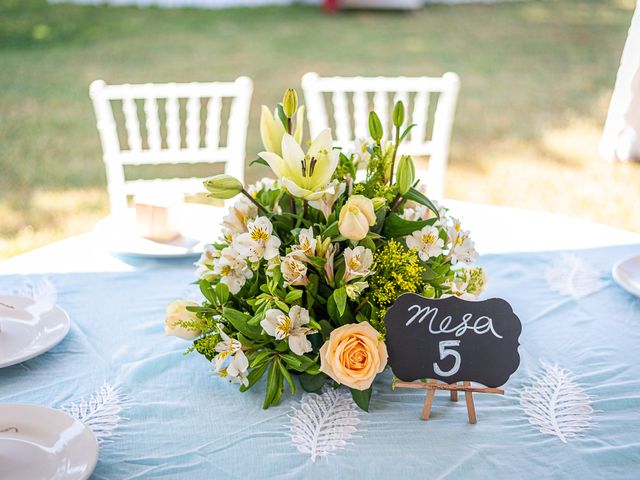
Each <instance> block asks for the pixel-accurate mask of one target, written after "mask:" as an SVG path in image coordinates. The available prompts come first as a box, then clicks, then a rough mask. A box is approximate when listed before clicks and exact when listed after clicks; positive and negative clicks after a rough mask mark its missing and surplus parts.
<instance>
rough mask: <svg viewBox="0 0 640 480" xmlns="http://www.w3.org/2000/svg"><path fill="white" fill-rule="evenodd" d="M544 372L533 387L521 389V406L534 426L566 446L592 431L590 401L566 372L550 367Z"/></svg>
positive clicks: (543, 366) (555, 366)
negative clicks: (553, 436)
mask: <svg viewBox="0 0 640 480" xmlns="http://www.w3.org/2000/svg"><path fill="white" fill-rule="evenodd" d="M542 369H543V372H542V373H541V374H540V375H538V376H536V377H534V378H533V379H532V383H531V385H529V386H526V387H524V388H523V389H522V391H521V393H520V405H521V406H522V408H523V409H524V411H525V413H526V414H527V416H528V417H529V423H530V424H531V425H533V426H534V427H537V428H538V429H539V430H540V432H542V433H547V434H549V435H555V436H556V437H558V438H559V439H560V440H561V441H562V442H564V443H567V441H568V440H570V439H572V438H575V437H577V436H580V435H581V434H582V432H584V431H585V430H588V429H589V428H590V426H591V415H592V414H593V408H592V407H591V401H590V397H589V395H588V394H587V393H586V392H585V391H584V390H583V389H582V387H580V385H578V384H577V383H576V382H575V381H574V380H573V377H572V375H571V374H570V373H569V372H568V371H567V370H564V369H562V368H560V367H559V366H558V365H550V364H547V363H543V364H542Z"/></svg>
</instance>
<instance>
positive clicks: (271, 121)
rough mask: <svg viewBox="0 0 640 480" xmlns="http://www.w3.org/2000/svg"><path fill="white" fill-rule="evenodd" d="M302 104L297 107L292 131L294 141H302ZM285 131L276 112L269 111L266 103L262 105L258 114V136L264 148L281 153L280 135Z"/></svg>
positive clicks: (277, 153)
mask: <svg viewBox="0 0 640 480" xmlns="http://www.w3.org/2000/svg"><path fill="white" fill-rule="evenodd" d="M303 127H304V106H302V107H300V108H299V109H298V113H297V115H296V127H295V130H294V133H293V137H294V138H295V141H296V142H298V144H300V142H302V132H303V130H304V128H303ZM285 133H286V131H285V129H284V125H283V124H282V122H281V121H280V119H279V118H278V113H277V112H276V113H275V114H272V113H271V110H269V108H268V107H267V106H266V105H263V106H262V113H261V115H260V136H261V137H262V144H263V145H264V148H265V150H267V151H268V152H273V153H275V154H276V155H282V137H283V136H284V134H285Z"/></svg>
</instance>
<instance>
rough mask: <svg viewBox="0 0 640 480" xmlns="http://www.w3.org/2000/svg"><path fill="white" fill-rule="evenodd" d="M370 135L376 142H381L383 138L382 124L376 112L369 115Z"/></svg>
mask: <svg viewBox="0 0 640 480" xmlns="http://www.w3.org/2000/svg"><path fill="white" fill-rule="evenodd" d="M369 133H370V134H371V138H373V139H374V140H375V141H376V142H379V141H380V139H381V138H382V133H383V130H382V123H381V122H380V118H379V117H378V114H377V113H376V112H370V113H369Z"/></svg>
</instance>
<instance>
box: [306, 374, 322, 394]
mask: <svg viewBox="0 0 640 480" xmlns="http://www.w3.org/2000/svg"><path fill="white" fill-rule="evenodd" d="M299 379H300V385H301V386H302V388H303V389H304V391H305V392H317V391H319V390H320V389H321V388H322V387H323V386H324V384H325V382H326V381H327V376H326V375H324V374H320V375H309V374H306V373H303V374H302V375H300V377H299Z"/></svg>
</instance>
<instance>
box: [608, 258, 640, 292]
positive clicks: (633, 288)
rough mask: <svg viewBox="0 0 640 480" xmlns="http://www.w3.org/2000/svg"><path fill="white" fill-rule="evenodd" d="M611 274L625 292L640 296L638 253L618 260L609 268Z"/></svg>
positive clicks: (639, 261)
mask: <svg viewBox="0 0 640 480" xmlns="http://www.w3.org/2000/svg"><path fill="white" fill-rule="evenodd" d="M611 275H612V276H613V279H614V280H615V281H616V283H617V284H618V285H620V286H621V287H622V288H624V289H625V290H626V291H627V292H629V293H632V294H633V295H635V296H636V297H640V255H634V256H633V257H629V258H625V259H622V260H620V261H619V262H618V263H616V264H615V265H614V266H613V268H612V269H611Z"/></svg>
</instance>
